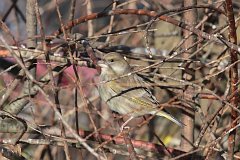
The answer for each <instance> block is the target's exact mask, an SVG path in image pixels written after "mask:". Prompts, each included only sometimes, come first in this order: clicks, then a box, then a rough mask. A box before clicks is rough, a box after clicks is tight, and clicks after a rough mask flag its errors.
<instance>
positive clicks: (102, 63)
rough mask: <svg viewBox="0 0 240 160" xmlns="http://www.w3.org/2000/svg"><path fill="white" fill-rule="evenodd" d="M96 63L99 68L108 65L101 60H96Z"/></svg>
mask: <svg viewBox="0 0 240 160" xmlns="http://www.w3.org/2000/svg"><path fill="white" fill-rule="evenodd" d="M97 64H98V65H99V66H100V67H101V68H107V67H108V65H107V64H106V63H105V62H104V61H103V60H100V61H98V62H97Z"/></svg>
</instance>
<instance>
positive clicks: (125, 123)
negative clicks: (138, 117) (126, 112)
mask: <svg viewBox="0 0 240 160" xmlns="http://www.w3.org/2000/svg"><path fill="white" fill-rule="evenodd" d="M133 118H134V117H130V118H129V119H128V120H126V121H125V122H124V123H123V124H122V126H121V128H120V132H122V131H123V129H124V128H125V126H126V125H127V124H128V122H130V121H131V120H132V119H133Z"/></svg>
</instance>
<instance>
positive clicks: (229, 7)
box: [225, 0, 239, 159]
mask: <svg viewBox="0 0 240 160" xmlns="http://www.w3.org/2000/svg"><path fill="white" fill-rule="evenodd" d="M225 2H226V13H227V18H228V23H229V39H230V42H231V43H233V44H237V34H236V27H235V19H234V13H233V4H232V0H226V1H225ZM229 54H230V56H231V63H234V62H236V61H237V60H238V56H237V51H235V50H233V49H232V48H231V49H230V50H229ZM229 77H230V81H231V83H230V85H231V88H230V92H231V93H234V92H236V91H237V90H238V86H236V84H237V82H238V64H237V63H236V64H235V65H234V66H233V67H232V68H231V69H230V75H229ZM238 102H239V96H233V97H232V98H231V100H230V103H231V104H232V105H233V106H234V107H235V108H238ZM237 117H238V113H237V112H236V111H235V110H233V109H232V111H231V122H232V123H231V128H234V127H235V126H236V125H237V121H235V120H236V119H237ZM234 121H235V122H234ZM233 122H234V123H233ZM235 137H236V130H233V131H232V132H231V133H230V134H229V137H228V159H233V155H234V146H235Z"/></svg>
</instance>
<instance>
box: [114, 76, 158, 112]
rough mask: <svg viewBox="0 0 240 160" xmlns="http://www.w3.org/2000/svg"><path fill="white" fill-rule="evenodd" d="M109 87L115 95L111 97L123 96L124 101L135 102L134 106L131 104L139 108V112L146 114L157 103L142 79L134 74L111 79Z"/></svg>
mask: <svg viewBox="0 0 240 160" xmlns="http://www.w3.org/2000/svg"><path fill="white" fill-rule="evenodd" d="M110 88H111V89H112V92H114V93H115V96H113V97H112V98H114V97H118V96H121V97H124V98H125V101H130V102H132V103H131V104H135V106H134V105H131V106H132V107H133V108H134V109H136V110H139V112H142V113H145V114H146V113H148V112H149V111H152V110H153V109H154V108H155V107H156V105H157V104H158V102H157V100H156V98H155V97H154V96H153V95H152V94H151V92H150V90H148V89H147V88H146V86H144V80H143V79H142V78H141V77H139V76H138V75H136V74H132V75H130V76H128V77H124V78H121V79H118V80H115V81H113V82H112V83H111V85H110ZM130 102H129V103H130Z"/></svg>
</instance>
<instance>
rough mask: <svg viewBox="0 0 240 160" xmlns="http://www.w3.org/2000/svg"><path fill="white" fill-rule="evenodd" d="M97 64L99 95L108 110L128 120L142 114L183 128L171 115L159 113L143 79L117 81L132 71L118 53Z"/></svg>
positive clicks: (107, 55) (133, 78) (136, 77)
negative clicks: (155, 116)
mask: <svg viewBox="0 0 240 160" xmlns="http://www.w3.org/2000/svg"><path fill="white" fill-rule="evenodd" d="M98 64H99V66H100V67H101V75H100V81H101V82H100V84H99V85H98V90H99V94H100V96H101V98H102V99H103V100H104V101H105V102H106V103H107V104H108V106H109V107H110V109H111V110H113V111H115V112H118V113H119V114H124V115H125V114H128V115H129V116H131V118H130V119H132V118H134V117H137V116H142V115H145V114H152V115H154V114H156V115H158V116H162V117H165V118H167V119H169V120H171V121H172V122H174V123H176V124H177V125H179V126H182V123H181V122H179V121H178V120H176V119H175V118H174V117H173V116H171V115H170V114H168V113H166V112H164V111H162V110H160V111H159V109H158V108H157V107H158V106H159V103H158V101H157V100H156V98H155V97H154V96H153V95H152V94H151V92H150V90H149V89H148V88H146V87H145V83H144V80H143V79H142V78H141V77H139V76H138V75H137V74H135V73H133V74H131V75H129V76H125V77H123V78H119V79H116V78H117V77H119V76H122V75H126V74H128V73H130V72H131V71H132V69H131V67H130V65H129V64H128V62H127V61H126V60H125V59H124V57H123V56H122V55H121V54H119V53H115V52H112V53H108V54H106V55H104V57H103V59H102V61H99V63H98ZM112 79H114V80H112Z"/></svg>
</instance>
